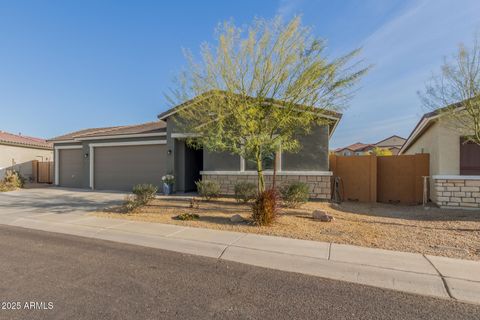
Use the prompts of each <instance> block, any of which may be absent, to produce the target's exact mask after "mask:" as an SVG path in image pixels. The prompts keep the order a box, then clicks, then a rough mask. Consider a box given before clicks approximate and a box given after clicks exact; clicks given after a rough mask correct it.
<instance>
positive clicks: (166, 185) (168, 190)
mask: <svg viewBox="0 0 480 320" xmlns="http://www.w3.org/2000/svg"><path fill="white" fill-rule="evenodd" d="M162 181H163V194H165V195H168V194H172V191H173V184H174V183H175V177H174V176H173V175H171V174H167V175H164V176H163V177H162Z"/></svg>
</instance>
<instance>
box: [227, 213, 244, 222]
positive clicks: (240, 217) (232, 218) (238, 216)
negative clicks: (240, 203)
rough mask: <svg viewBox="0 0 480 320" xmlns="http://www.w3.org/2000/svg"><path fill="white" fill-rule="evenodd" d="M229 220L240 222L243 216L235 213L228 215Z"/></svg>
mask: <svg viewBox="0 0 480 320" xmlns="http://www.w3.org/2000/svg"><path fill="white" fill-rule="evenodd" d="M230 221H232V222H242V221H243V218H242V216H241V215H239V214H235V215H233V216H231V217H230Z"/></svg>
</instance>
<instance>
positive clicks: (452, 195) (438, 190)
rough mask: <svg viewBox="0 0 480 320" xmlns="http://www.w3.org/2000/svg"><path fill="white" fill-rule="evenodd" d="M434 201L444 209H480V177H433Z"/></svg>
mask: <svg viewBox="0 0 480 320" xmlns="http://www.w3.org/2000/svg"><path fill="white" fill-rule="evenodd" d="M432 179H433V183H434V190H433V192H432V193H433V194H432V200H433V201H434V202H435V203H436V204H437V205H439V206H440V207H442V208H470V209H471V208H480V176H457V175H455V176H433V177H432Z"/></svg>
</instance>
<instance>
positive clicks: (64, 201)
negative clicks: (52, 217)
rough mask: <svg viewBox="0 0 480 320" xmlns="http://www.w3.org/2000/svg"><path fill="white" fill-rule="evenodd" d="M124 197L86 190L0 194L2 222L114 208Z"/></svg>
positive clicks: (37, 190) (28, 190)
mask: <svg viewBox="0 0 480 320" xmlns="http://www.w3.org/2000/svg"><path fill="white" fill-rule="evenodd" d="M124 197H125V193H120V192H98V191H91V190H85V189H66V188H56V187H50V188H35V189H20V190H17V191H11V192H0V223H1V220H2V218H7V217H8V218H15V217H17V218H23V217H31V216H38V215H45V214H78V215H83V214H86V213H87V212H89V211H93V210H96V209H101V208H104V207H108V206H112V205H117V204H120V203H121V202H122V199H123V198H124Z"/></svg>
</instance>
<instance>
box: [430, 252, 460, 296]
mask: <svg viewBox="0 0 480 320" xmlns="http://www.w3.org/2000/svg"><path fill="white" fill-rule="evenodd" d="M422 256H423V257H424V258H425V260H427V261H428V263H430V265H431V266H432V267H433V269H435V271H437V273H438V275H439V276H440V279H442V283H443V286H444V287H445V291H447V294H448V296H449V297H450V299H453V300H457V298H455V297H454V296H453V295H452V293H451V292H450V288H449V287H448V284H447V280H445V277H444V275H443V274H442V273H441V272H440V270H438V268H437V267H436V266H435V265H434V264H433V262H432V261H430V259H428V257H427V256H426V255H425V254H422Z"/></svg>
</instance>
